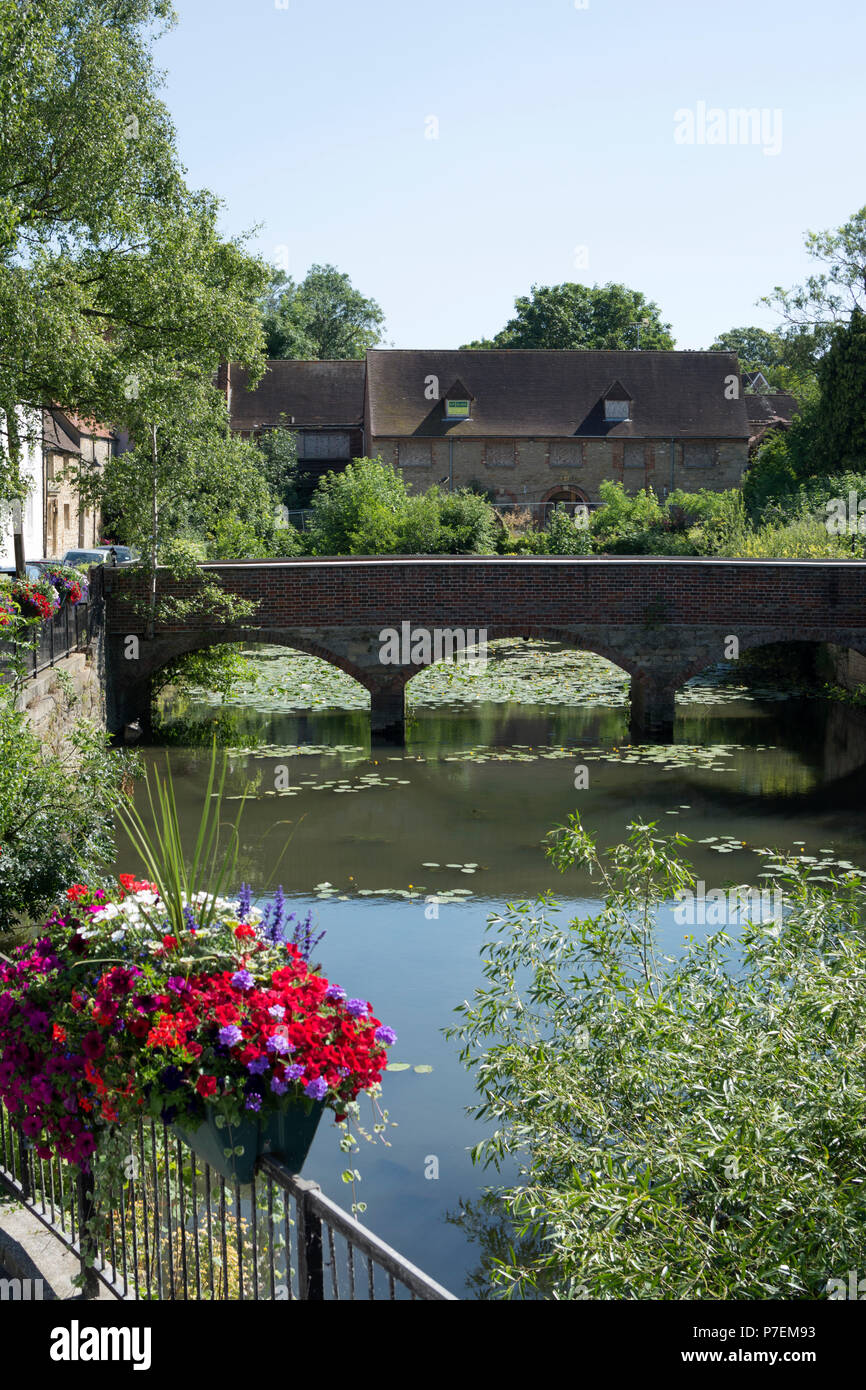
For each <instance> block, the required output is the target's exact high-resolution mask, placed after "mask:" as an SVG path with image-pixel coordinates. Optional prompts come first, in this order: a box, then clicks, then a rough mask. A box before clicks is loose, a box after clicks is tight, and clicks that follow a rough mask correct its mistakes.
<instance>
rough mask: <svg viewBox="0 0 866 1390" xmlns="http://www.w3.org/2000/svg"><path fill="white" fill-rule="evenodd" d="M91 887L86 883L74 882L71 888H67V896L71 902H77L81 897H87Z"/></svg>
mask: <svg viewBox="0 0 866 1390" xmlns="http://www.w3.org/2000/svg"><path fill="white" fill-rule="evenodd" d="M89 892H90V889H89V888H88V887H87V886H86V884H84V883H73V885H72V887H71V888H67V890H66V896H67V898H68V899H69V901H70V902H71V903H74V902H77V901H78V899H79V898H86V897H87V894H88V893H89Z"/></svg>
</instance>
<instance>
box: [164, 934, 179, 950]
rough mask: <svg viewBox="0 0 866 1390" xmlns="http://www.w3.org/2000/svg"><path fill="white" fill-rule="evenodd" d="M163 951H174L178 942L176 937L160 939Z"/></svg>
mask: <svg viewBox="0 0 866 1390" xmlns="http://www.w3.org/2000/svg"><path fill="white" fill-rule="evenodd" d="M162 945H163V949H164V950H166V951H176V950H177V947H178V940H177V937H176V936H164V937H163V938H162Z"/></svg>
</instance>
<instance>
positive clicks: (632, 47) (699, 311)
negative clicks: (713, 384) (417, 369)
mask: <svg viewBox="0 0 866 1390" xmlns="http://www.w3.org/2000/svg"><path fill="white" fill-rule="evenodd" d="M579 3H585V0H579ZM175 4H176V8H177V11H178V14H179V24H178V26H177V27H176V28H175V29H174V30H173V31H172V32H170V33H169V34H168V35H167V36H165V37H164V38H162V39H161V40H160V43H159V45H158V50H157V53H158V60H159V62H160V64H161V66H162V67H163V68H164V69H165V71H166V75H167V83H166V88H165V93H164V95H165V99H166V101H167V103H168V106H169V108H170V110H171V111H172V114H173V116H174V119H175V121H176V124H177V130H178V140H179V145H180V150H181V154H182V157H183V159H184V162H185V164H186V166H187V169H188V172H189V178H190V181H191V182H192V183H194V184H196V185H203V186H206V187H209V188H211V189H213V190H214V191H215V192H216V193H218V194H219V195H220V196H221V197H222V198H223V199H224V201H225V204H226V209H225V220H224V225H225V229H226V230H227V231H230V232H233V233H234V232H241V231H243V230H245V229H249V228H252V227H253V226H254V225H256V224H258V226H259V231H258V232H257V234H256V236H255V237H254V239H253V242H252V245H253V247H254V248H255V249H257V250H259V251H260V252H261V253H262V254H263V255H264V256H265V257H266V259H267V260H269V261H272V262H274V263H275V264H281V265H282V266H283V268H285V269H287V270H288V271H289V273H290V274H291V275H292V276H293V277H295V278H296V279H298V278H302V277H303V275H304V273H305V272H306V270H307V268H308V266H309V265H311V264H312V263H313V262H322V263H324V262H332V263H333V264H335V265H336V266H338V267H339V268H340V269H341V270H344V271H347V272H348V273H349V275H350V276H351V278H352V280H353V282H354V283H355V284H356V285H357V286H358V288H359V289H361V290H362V291H363V292H364V293H365V294H368V295H372V296H373V297H374V298H376V299H377V300H378V301H379V303H380V304H381V305H382V308H383V309H384V311H385V314H386V320H387V323H386V341H387V342H388V343H389V344H393V345H394V346H395V347H430V348H448V347H458V346H459V345H460V344H461V343H463V342H467V341H469V340H471V339H474V338H480V337H483V336H490V335H492V334H493V333H495V332H496V331H497V330H498V329H499V328H501V327H502V326H503V324H504V323H505V321H506V320H507V319H508V318H509V317H510V314H511V311H512V307H513V302H514V298H515V296H516V295H518V294H524V293H527V292H528V291H529V288H530V286H531V285H532V284H533V283H538V284H558V283H561V282H562V281H565V280H577V281H582V282H584V283H587V284H592V283H595V282H598V283H604V282H605V281H608V280H616V281H622V282H624V283H625V284H627V285H629V286H632V287H633V288H636V289H640V290H642V291H643V292H644V293H645V294H647V295H648V296H649V297H650V298H651V299H654V300H656V302H657V303H658V304H659V306H660V308H661V310H662V315H663V317H664V318H665V319H667V320H669V321H670V322H671V323H672V325H673V331H674V336H675V338H676V340H677V345H678V346H679V347H683V348H701V347H707V346H709V344H710V342H712V340H713V338H714V337H715V335H716V334H717V333H718V332H720V331H722V330H724V329H726V328H730V327H734V326H740V325H743V324H750V323H757V324H762V325H764V326H766V327H772V326H774V325H775V323H776V322H777V319H776V317H775V316H774V315H773V313H772V312H770V311H769V310H767V309H766V308H764V307H756V304H755V302H756V300H758V299H759V298H760V296H761V295H764V294H767V293H769V292H770V291H771V290H772V288H773V286H774V285H777V284H781V285H784V286H786V287H790V286H791V285H792V284H795V283H797V282H798V281H800V280H802V279H803V277H804V276H805V275H806V274H807V273H808V272H809V270H810V268H811V266H812V263H811V262H810V260H809V258H808V257H807V256H806V254H805V252H804V249H803V234H804V233H805V231H806V230H807V229H811V230H816V231H818V230H823V229H825V228H830V227H836V226H838V225H840V224H841V223H842V222H844V221H845V220H846V219H847V218H848V217H849V216H850V215H851V214H852V213H853V212H855V211H856V210H857V209H858V208H860V207H861V206H863V204H866V176H864V175H866V159H864V150H866V82H864V53H866V7H864V6H863V4H862V3H861V0H820V2H818V0H753V2H751V3H749V0H724V3H721V4H719V3H715V4H708V3H707V2H706V0H588V5H587V8H585V9H580V8H578V7H577V4H575V0H462V3H461V0H437V3H429V2H428V0H175ZM700 103H703V109H704V111H705V113H706V114H705V116H704V117H703V118H702V117H701V114H700V113H701V107H700ZM736 108H757V109H758V110H759V111H761V112H763V113H764V117H763V119H764V120H765V122H766V126H765V132H764V135H763V136H762V137H760V138H759V139H758V142H757V143H751V142H748V143H741V141H742V138H743V136H742V134H741V133H740V132H739V130H738V129H737V128H736V127H734V128H733V129H731V128H730V127H729V124H728V122H727V118H726V120H725V123H724V128H723V127H722V125H721V124H719V123H718V118H717V117H713V115H712V112H713V110H714V109H716V110H718V109H721V110H722V111H724V112H725V113H727V112H728V111H730V110H733V109H736ZM676 112H680V113H682V112H690V113H692V115H693V117H694V129H693V132H692V134H693V138H694V143H684V142H682V139H681V140H680V141H678V140H677V139H676V138H675V133H676V131H677V130H679V134H680V137H683V136H688V135H689V130H688V124H687V118H685V117H683V115H682V114H680V116H679V118H678V119H677V120H675V113H676ZM430 118H435V121H436V122H438V134H437V138H430V136H431V135H432V134H434V133H437V132H436V126H435V125H434V123H433V121H432V120H431V119H430ZM714 121H715V122H716V123H715V125H712V123H713V122H714ZM708 122H709V123H710V125H708V124H707V123H708ZM702 134H703V135H705V140H704V142H703V143H700V135H702ZM714 136H715V137H716V139H715V143H710V140H711V139H712V138H713V137H714ZM721 136H724V141H725V142H724V143H721V142H720V137H721ZM734 141H736V143H734ZM765 151H768V152H765ZM581 248H582V249H581Z"/></svg>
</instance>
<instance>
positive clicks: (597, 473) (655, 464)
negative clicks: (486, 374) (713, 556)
mask: <svg viewBox="0 0 866 1390" xmlns="http://www.w3.org/2000/svg"><path fill="white" fill-rule="evenodd" d="M370 454H371V456H372V457H373V458H375V457H377V456H379V457H381V458H382V461H383V462H384V463H389V464H393V465H394V466H395V467H397V468H399V469H400V471H401V473H402V475H403V478H404V481H405V482H406V485H407V487H408V488H409V490H410V491H411V492H423V491H425V489H426V488H428V487H429V486H430V485H431V483H439V482H441V481H442V479H443V478H450V479H452V481H453V486H454V487H455V488H459V487H465V486H466V485H467V484H468V483H470V482H475V483H482V484H483V485H484V486H486V487H490V488H493V490H494V492H496V493H497V494H498V495H499V496H500V497H501V498H502V500H503V501H505V500H508V501H517V502H545V501H547V500H548V497H549V494H550V493H551V492H552V491H553V490H554V489H557V488H562V487H563V486H565V487H573V488H577V489H578V490H579V491H580V492H581V493H582V494H583V497H584V498H585V499H586V501H587V502H589V503H590V504H591V505H596V504H597V503H598V502H599V501H600V500H601V494H600V485H601V483H602V482H604V481H606V480H608V479H610V480H613V481H618V482H621V483H622V484H623V486H624V487H625V489H626V491H627V492H631V493H634V492H638V491H639V490H640V489H641V488H649V487H651V488H653V490H654V491H655V492H656V493H657V494H658V495H659V496H661V497H663V496H665V495H666V493H667V492H669V491H671V490H672V489H673V488H683V489H684V490H685V491H687V492H697V491H699V490H700V489H701V488H710V489H712V490H713V491H720V490H723V489H725V488H730V487H738V486H739V485H740V484H741V482H742V477H743V470H744V468H745V466H746V463H747V462H748V441H747V440H745V439H743V440H714V439H705V440H701V439H695V440H686V441H682V440H680V441H673V442H672V441H671V440H669V439H662V440H642V439H640V440H623V439H613V440H607V439H583V440H581V439H496V440H493V439H489V440H484V439H459V438H455V439H454V440H453V441H449V440H448V439H424V438H420V437H417V436H416V437H413V438H411V439H385V438H374V439H372V440H371V441H370Z"/></svg>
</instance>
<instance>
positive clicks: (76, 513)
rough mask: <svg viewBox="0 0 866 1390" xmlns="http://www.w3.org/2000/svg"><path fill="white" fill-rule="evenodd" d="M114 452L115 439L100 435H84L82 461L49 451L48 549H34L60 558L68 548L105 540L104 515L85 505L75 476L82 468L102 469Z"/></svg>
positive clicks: (46, 543) (47, 489) (47, 484)
mask: <svg viewBox="0 0 866 1390" xmlns="http://www.w3.org/2000/svg"><path fill="white" fill-rule="evenodd" d="M110 454H111V440H110V439H104V438H101V437H100V436H91V435H82V436H81V458H80V460H79V459H78V458H77V457H75V456H73V455H68V454H50V453H46V460H45V462H46V478H45V549H44V551H43V549H42V538H41V537H40V542H39V544H40V548H39V550H38V551H34V552H33V553H34V555H37V554H38V555H42V554H43V553H44V555H45V557H46V558H47V559H49V560H56V559H60V558H61V557H62V556H63V555H64V554H65V553H66V551H67V550H76V549H81V548H82V547H90V546H94V545H98V544H99V543H100V541H101V539H102V534H101V533H102V517H101V515H100V513H99V511H98V509H97V510H94V509H93V508H89V507H81V506H80V503H79V497H78V491H77V489H76V487H75V478H76V477H77V475H78V469H79V467H81V468H82V469H90V468H92V467H93V466H94V465H96V466H97V467H98V468H100V469H102V468H104V466H105V462H106V459H108V457H109V456H110Z"/></svg>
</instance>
